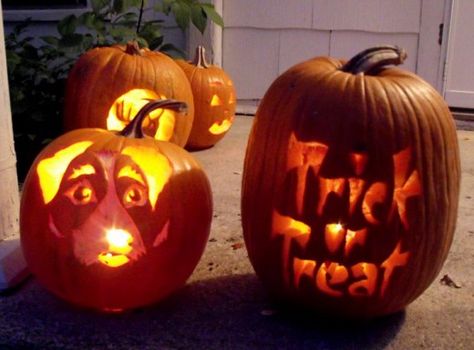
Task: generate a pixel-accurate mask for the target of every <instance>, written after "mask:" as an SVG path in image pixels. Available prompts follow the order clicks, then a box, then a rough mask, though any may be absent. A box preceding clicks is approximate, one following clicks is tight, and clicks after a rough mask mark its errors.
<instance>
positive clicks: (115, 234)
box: [20, 100, 212, 311]
mask: <svg viewBox="0 0 474 350" xmlns="http://www.w3.org/2000/svg"><path fill="white" fill-rule="evenodd" d="M184 106H185V105H184V104H183V103H181V102H176V101H172V100H162V101H152V102H149V103H148V104H147V105H145V106H144V107H143V108H142V109H141V110H140V111H139V113H138V114H137V116H136V117H135V118H134V119H133V120H132V122H131V123H130V124H128V126H127V127H126V128H125V129H124V130H123V131H121V132H120V133H115V132H110V131H107V130H103V129H99V128H86V129H78V130H74V131H71V132H69V133H66V134H64V135H62V136H61V137H59V138H57V139H56V140H54V141H53V142H51V143H50V144H49V145H48V146H47V147H46V148H45V149H44V150H43V151H42V152H41V153H40V154H39V155H38V157H37V158H36V160H35V162H34V163H33V165H32V167H31V169H30V171H29V173H28V175H27V178H26V180H25V183H24V187H23V194H22V199H21V208H20V229H21V244H22V248H23V252H24V255H25V258H26V261H27V263H28V265H29V268H30V269H31V271H32V273H33V274H34V275H35V276H36V277H37V278H38V280H39V282H40V283H42V284H43V285H44V286H45V287H46V288H47V289H48V290H50V291H51V292H53V293H54V294H56V295H58V296H59V297H61V298H63V299H65V300H67V301H70V302H72V303H74V304H78V305H80V306H84V307H90V308H95V309H100V310H105V311H120V310H124V309H130V308H136V307H140V306H144V305H148V304H151V303H154V302H157V301H159V300H161V299H163V298H165V297H166V296H168V295H169V294H170V293H172V292H173V291H175V290H176V289H177V288H179V287H181V286H182V285H183V284H184V283H185V281H186V279H187V278H188V277H189V275H190V274H191V273H192V271H193V269H194V268H195V266H196V264H197V262H198V260H199V259H200V257H201V255H202V253H203V250H204V247H205V245H206V242H207V238H208V236H209V230H210V223H211V215H212V196H211V189H210V185H209V181H208V179H207V177H206V175H205V173H204V172H203V170H202V169H201V167H200V165H199V164H198V163H197V161H196V160H195V159H194V158H193V157H192V156H191V155H190V154H189V153H188V152H186V151H185V150H184V149H182V148H181V147H179V146H177V145H175V144H172V143H169V142H165V141H158V140H155V139H153V138H152V137H148V136H146V135H144V134H143V132H142V129H141V124H142V122H143V120H144V119H145V117H146V115H148V113H150V112H151V111H152V110H153V109H157V108H160V109H171V110H173V111H174V112H176V113H182V108H183V107H184Z"/></svg>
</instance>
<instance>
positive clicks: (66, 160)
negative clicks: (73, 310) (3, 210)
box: [37, 141, 172, 267]
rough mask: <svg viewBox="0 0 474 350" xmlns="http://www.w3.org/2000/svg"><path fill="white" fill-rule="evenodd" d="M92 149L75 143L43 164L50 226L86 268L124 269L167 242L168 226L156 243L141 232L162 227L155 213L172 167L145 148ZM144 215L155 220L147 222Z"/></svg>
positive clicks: (40, 165) (40, 172) (40, 171)
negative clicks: (92, 265) (149, 250)
mask: <svg viewBox="0 0 474 350" xmlns="http://www.w3.org/2000/svg"><path fill="white" fill-rule="evenodd" d="M89 146H90V143H89V142H87V141H86V142H79V143H75V144H73V145H71V146H69V147H67V148H65V149H63V150H61V151H59V152H57V153H56V154H54V155H53V156H52V157H50V158H45V159H43V160H41V161H40V162H39V163H38V166H37V174H38V177H39V179H40V186H41V191H42V195H43V199H44V202H45V204H46V205H47V206H48V208H49V210H48V211H49V212H48V227H49V230H50V232H51V233H52V234H54V235H55V236H56V237H57V238H58V239H59V240H65V241H67V242H68V244H70V245H71V246H72V252H73V254H74V256H75V257H76V258H77V260H78V261H80V262H81V263H82V264H84V265H91V264H95V263H102V264H105V265H107V266H110V267H119V266H122V265H124V264H127V263H130V262H133V261H136V260H137V259H139V258H140V256H142V255H144V254H146V251H147V245H148V246H149V247H151V246H157V245H159V244H160V243H161V242H162V241H163V240H164V239H166V235H167V225H168V223H166V224H165V225H164V227H163V229H162V230H161V231H159V233H157V234H156V236H155V237H153V240H152V241H151V242H145V241H144V239H143V237H142V235H141V232H142V231H143V232H148V231H150V230H151V229H152V227H153V226H155V225H157V224H158V223H157V222H155V221H154V220H153V219H152V218H153V212H154V211H155V209H156V205H157V201H158V196H159V194H160V192H161V191H162V189H163V187H164V185H165V184H166V182H167V181H168V179H169V177H170V176H171V174H172V168H171V166H170V164H169V161H168V159H167V158H166V157H165V156H163V155H162V154H160V153H159V152H154V151H152V150H147V149H145V148H141V149H140V148H132V147H126V148H124V149H123V150H122V151H121V152H112V151H99V152H96V151H94V150H91V149H89ZM150 164H154V166H153V167H152V166H151V165H150ZM143 217H147V218H150V220H147V221H146V223H143V220H142V219H141V218H143ZM150 221H151V222H150ZM145 243H147V244H145Z"/></svg>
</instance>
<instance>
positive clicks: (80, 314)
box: [0, 117, 474, 349]
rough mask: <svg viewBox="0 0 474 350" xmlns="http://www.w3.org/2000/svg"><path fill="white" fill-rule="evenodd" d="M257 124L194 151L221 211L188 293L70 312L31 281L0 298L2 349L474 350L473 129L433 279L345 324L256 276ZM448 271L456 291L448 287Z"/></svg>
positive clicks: (464, 140) (243, 121)
mask: <svg viewBox="0 0 474 350" xmlns="http://www.w3.org/2000/svg"><path fill="white" fill-rule="evenodd" d="M251 122H252V118H251V117H238V118H236V122H235V125H234V126H233V128H232V129H231V131H230V132H229V134H228V135H227V136H226V137H225V138H224V139H223V140H222V141H221V143H219V144H218V145H216V146H215V147H213V148H211V149H208V150H205V151H201V152H194V154H195V156H196V157H197V158H199V159H200V160H201V162H202V164H203V166H204V168H205V169H206V171H207V173H208V176H209V179H210V181H211V184H212V187H213V191H214V205H215V209H214V219H213V224H212V231H211V236H210V240H209V242H208V245H207V248H206V251H205V253H204V256H203V258H202V260H201V261H200V263H199V265H198V266H197V268H196V270H195V272H194V274H193V275H192V276H191V278H190V280H189V281H188V283H187V285H186V286H185V287H184V288H182V289H181V290H180V291H178V292H177V293H176V294H174V295H173V296H172V297H170V298H169V299H167V300H165V301H164V302H162V303H160V304H159V305H156V306H153V307H149V308H146V309H141V310H135V311H132V312H128V313H124V314H120V315H110V314H100V313H96V312H91V311H88V310H82V309H77V308H75V307H73V306H70V305H69V304H67V303H65V302H63V301H61V300H58V299H57V298H55V297H54V296H52V295H50V294H49V293H48V292H47V291H46V290H45V289H43V288H42V287H41V286H40V285H38V284H37V282H36V280H35V279H34V278H30V279H29V280H27V281H26V282H25V283H24V284H23V285H21V286H20V287H19V288H17V289H16V290H13V291H10V292H9V293H6V294H4V295H1V296H0V349H474V292H473V284H474V271H473V266H474V249H473V248H474V132H473V131H467V130H459V142H460V147H461V155H462V169H463V173H462V194H461V202H460V207H459V219H458V225H457V232H456V236H455V239H454V242H453V245H452V248H451V251H450V254H449V257H448V260H447V262H446V264H445V266H444V268H443V269H442V271H441V273H440V275H439V276H438V278H437V280H436V281H435V282H434V283H433V284H432V285H431V287H430V288H429V289H428V290H427V291H426V292H425V293H424V294H423V295H422V296H421V297H420V298H418V299H417V300H416V301H415V302H413V303H412V304H411V305H410V306H409V307H408V308H407V310H406V311H405V312H401V313H398V314H395V315H392V316H389V317H385V318H381V319H377V320H374V321H372V322H367V323H347V322H340V321H339V322H338V321H330V320H326V319H324V318H322V317H321V316H319V315H317V314H306V315H304V316H302V315H301V314H299V313H298V312H294V313H283V312H281V311H278V309H277V308H276V307H275V306H274V305H272V304H271V303H270V301H269V299H268V297H267V295H266V294H265V291H264V290H263V288H262V286H261V285H260V283H259V281H258V280H257V278H256V276H255V275H254V273H253V270H252V267H251V266H250V263H249V261H248V259H247V254H246V250H245V247H244V244H243V238H242V232H241V225H240V181H241V175H242V164H243V155H244V150H245V146H246V141H247V136H248V132H249V129H250V125H251ZM460 127H462V128H464V129H466V128H471V125H469V124H465V125H461V126H460ZM471 129H472V128H471ZM444 275H448V276H449V277H450V278H451V279H452V281H454V283H455V284H456V285H457V287H455V286H453V285H452V286H449V285H446V284H442V283H441V282H440V279H441V277H442V276H444Z"/></svg>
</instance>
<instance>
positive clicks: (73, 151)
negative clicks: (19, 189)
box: [36, 141, 92, 204]
mask: <svg viewBox="0 0 474 350" xmlns="http://www.w3.org/2000/svg"><path fill="white" fill-rule="evenodd" d="M91 144H92V142H91V141H82V142H78V143H75V144H73V145H71V146H68V147H66V148H64V149H62V150H60V151H58V152H56V153H55V154H54V155H53V156H52V157H51V158H45V159H43V160H41V161H40V162H39V163H38V166H37V168H36V172H37V174H38V178H39V184H40V188H41V193H42V195H43V200H44V203H45V204H48V203H49V202H51V201H52V200H53V198H54V197H55V196H56V194H57V192H58V190H59V186H60V185H61V181H62V179H63V176H64V173H65V172H66V170H67V168H68V166H69V164H70V163H71V161H72V160H73V159H74V158H76V157H77V156H78V155H80V154H81V153H83V152H84V151H85V150H86V149H87V148H88V147H89V146H90V145H91Z"/></svg>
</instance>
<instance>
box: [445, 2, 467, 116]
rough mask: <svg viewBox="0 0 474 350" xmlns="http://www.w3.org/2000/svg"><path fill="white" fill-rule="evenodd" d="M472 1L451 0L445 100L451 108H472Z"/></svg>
mask: <svg viewBox="0 0 474 350" xmlns="http://www.w3.org/2000/svg"><path fill="white" fill-rule="evenodd" d="M473 15H474V1H472V0H452V7H451V21H450V26H449V34H448V52H447V58H446V76H445V85H444V97H445V99H446V101H447V102H448V104H449V106H450V107H457V108H466V109H474V59H473V57H474V40H473V38H474V36H473V33H474V21H473Z"/></svg>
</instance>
